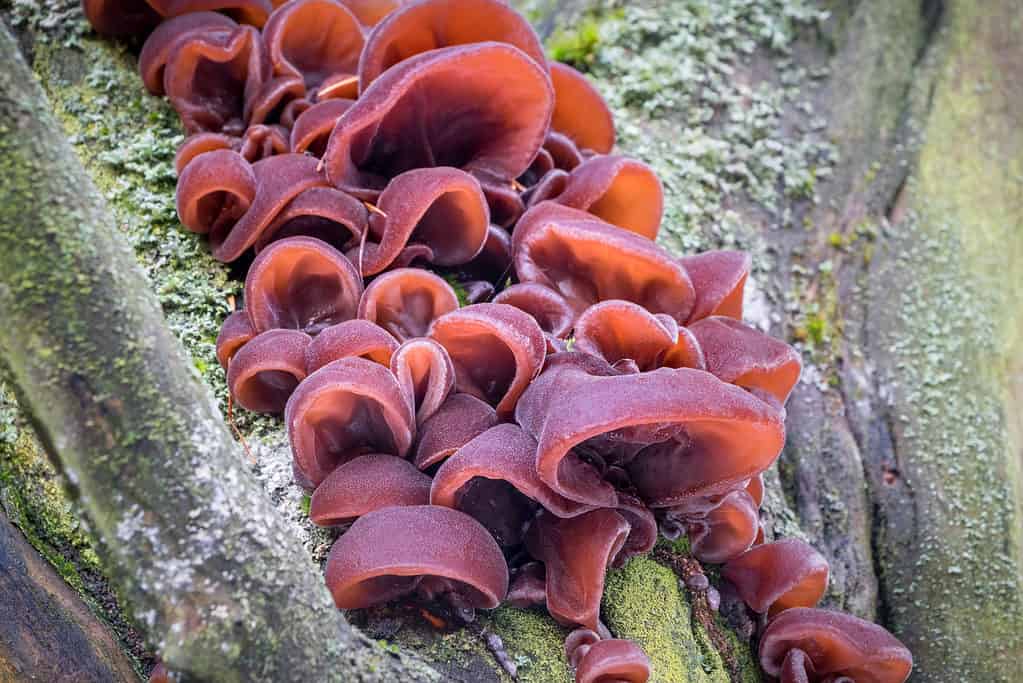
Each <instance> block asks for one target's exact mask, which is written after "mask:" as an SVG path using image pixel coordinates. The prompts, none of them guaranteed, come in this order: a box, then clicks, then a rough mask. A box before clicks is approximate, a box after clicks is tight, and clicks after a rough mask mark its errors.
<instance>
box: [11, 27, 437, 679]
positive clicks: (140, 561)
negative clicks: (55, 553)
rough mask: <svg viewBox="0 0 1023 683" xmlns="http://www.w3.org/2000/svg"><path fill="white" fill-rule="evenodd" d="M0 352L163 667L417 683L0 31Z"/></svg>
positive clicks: (420, 673)
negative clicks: (268, 489)
mask: <svg viewBox="0 0 1023 683" xmlns="http://www.w3.org/2000/svg"><path fill="white" fill-rule="evenodd" d="M0 61H2V62H3V63H4V65H5V66H4V69H3V72H2V73H0V159H2V160H3V161H2V164H3V172H2V174H0V176H2V180H0V311H2V317H3V321H4V324H3V326H2V329H0V352H2V353H0V356H2V358H3V360H4V362H5V363H6V365H7V366H8V369H9V372H10V375H11V377H12V379H13V382H14V384H15V387H16V388H17V390H18V394H19V402H20V405H21V407H22V408H23V409H24V410H25V411H26V413H27V414H28V416H29V417H30V419H31V421H32V423H33V425H34V427H35V429H36V432H37V434H38V435H39V437H40V438H41V440H42V443H43V445H44V447H45V448H46V450H47V452H48V453H50V454H51V455H52V456H53V457H54V458H55V460H56V461H57V462H59V465H60V467H61V468H62V471H63V473H64V476H65V477H66V479H67V481H68V483H69V485H70V487H71V488H72V490H73V492H74V495H75V496H76V497H77V498H78V499H79V501H80V502H81V506H82V509H83V510H84V511H85V513H86V514H87V515H88V517H89V519H90V521H91V523H92V525H93V529H94V531H95V533H96V536H97V539H98V540H99V542H100V544H101V547H102V548H103V550H104V551H105V556H106V559H107V561H108V567H109V569H110V574H111V578H112V579H113V580H114V582H115V583H116V584H117V585H118V586H119V587H120V588H121V589H122V591H123V593H124V595H125V597H126V599H127V602H128V604H130V605H131V608H132V610H133V611H134V613H135V615H136V617H137V618H138V619H139V620H140V621H141V622H142V624H143V625H144V627H145V628H146V630H147V632H148V633H149V634H150V635H151V636H153V637H155V638H158V639H159V642H158V649H159V651H160V652H161V655H162V657H163V658H164V659H165V661H166V662H167V665H168V667H170V668H171V669H172V670H174V671H176V672H178V673H180V674H182V675H184V676H185V677H186V678H189V679H197V680H217V681H253V680H283V679H285V678H294V679H300V680H318V681H327V680H338V681H356V680H361V681H393V680H409V681H429V680H436V679H437V676H436V674H434V673H433V672H432V671H431V670H430V669H429V668H428V667H426V666H424V665H422V664H419V663H417V662H415V661H413V660H411V659H408V658H405V657H401V656H399V655H397V654H395V653H391V652H387V651H384V650H383V649H382V648H380V647H379V646H377V645H375V644H374V643H372V642H371V641H369V640H368V639H366V638H364V637H362V636H360V635H359V634H357V632H355V631H354V630H352V629H351V628H350V627H349V626H348V624H347V623H346V622H345V620H344V618H343V617H342V616H341V614H339V613H338V611H337V610H336V609H335V608H334V606H333V604H332V601H331V599H330V596H329V595H328V593H327V591H326V589H325V587H324V586H323V583H322V580H321V579H320V577H319V576H318V574H317V572H316V571H315V570H314V568H313V567H312V566H311V565H310V564H309V563H308V562H305V561H303V560H302V559H301V558H302V550H301V548H300V547H299V545H298V544H297V543H296V541H295V539H294V538H293V537H292V536H291V535H290V534H289V533H288V530H287V528H286V527H285V526H284V524H283V521H282V520H281V519H280V517H279V516H278V514H277V512H276V511H275V510H274V508H273V506H272V505H271V503H270V501H269V499H268V498H267V497H266V495H265V493H264V492H263V491H262V490H260V488H259V485H258V483H257V482H256V481H255V480H254V479H253V478H252V476H251V474H249V473H248V472H247V471H246V470H245V467H244V465H243V455H242V453H241V449H240V448H239V447H238V445H237V444H235V442H234V441H233V439H232V438H231V436H230V434H229V432H228V430H227V427H226V425H225V424H224V422H223V420H222V418H221V416H220V412H219V410H218V409H217V407H216V405H215V404H214V402H213V400H212V396H211V395H210V393H209V390H208V389H207V388H205V387H203V386H202V385H201V383H200V381H199V378H198V376H197V375H196V373H195V371H194V369H193V368H192V366H191V364H190V363H189V362H188V361H187V360H186V356H185V354H184V352H183V349H182V348H181V344H180V342H179V341H178V340H177V339H175V338H174V337H173V335H172V334H171V333H170V330H169V329H168V328H167V326H166V324H165V323H164V321H163V316H162V313H161V311H160V305H159V302H158V301H157V299H156V297H155V296H154V294H153V292H152V291H151V289H150V288H149V286H148V283H147V282H146V280H145V278H144V276H143V274H142V271H141V269H140V268H139V266H138V264H137V263H136V261H135V258H134V256H133V254H132V253H131V250H130V249H129V247H128V246H127V245H126V244H125V242H124V240H123V239H120V237H119V236H118V235H117V234H116V233H115V230H114V226H115V222H114V219H113V217H112V216H111V215H110V213H109V212H108V211H107V209H106V207H105V206H104V205H103V201H102V199H101V197H100V195H99V193H98V192H97V191H96V189H95V187H94V185H93V184H92V181H91V180H90V179H89V177H88V176H87V175H86V173H85V172H84V170H83V168H82V166H81V164H80V162H79V161H78V159H77V158H76V157H75V155H74V153H73V151H72V150H71V148H70V146H69V145H68V143H67V141H66V139H65V137H64V136H63V135H62V134H60V133H59V130H60V124H59V123H57V121H56V120H55V119H54V117H53V114H52V113H51V111H50V108H49V105H48V104H47V102H46V98H45V96H44V95H43V93H42V91H41V89H40V87H39V85H38V84H37V82H36V80H35V78H34V77H33V75H32V72H31V71H30V70H29V68H28V67H27V65H26V64H25V62H24V60H23V59H22V58H21V56H20V54H19V52H18V48H17V45H16V43H15V41H14V39H13V37H12V36H11V34H10V33H9V32H8V31H7V29H6V27H3V28H2V29H0Z"/></svg>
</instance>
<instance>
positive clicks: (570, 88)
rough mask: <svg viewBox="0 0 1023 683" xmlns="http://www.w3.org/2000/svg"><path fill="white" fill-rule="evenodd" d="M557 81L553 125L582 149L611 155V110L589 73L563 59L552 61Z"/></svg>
mask: <svg viewBox="0 0 1023 683" xmlns="http://www.w3.org/2000/svg"><path fill="white" fill-rule="evenodd" d="M549 64H550V69H551V82H552V83H553V84H554V116H553V118H552V119H551V128H552V129H553V130H555V131H557V132H559V133H563V134H564V135H566V136H568V137H569V138H571V139H572V141H573V142H575V144H577V145H578V146H579V147H581V148H585V149H592V150H593V151H594V152H596V153H598V154H608V153H610V152H611V148H612V147H614V144H615V124H614V119H613V118H612V117H611V110H610V109H608V106H607V103H606V102H604V98H603V97H602V96H601V94H600V93H599V92H597V89H596V88H594V87H593V85H592V84H591V83H590V82H589V80H588V79H587V78H586V76H583V75H582V74H581V73H579V72H578V71H576V70H575V69H573V68H572V67H570V66H568V65H567V64H561V63H560V62H550V63H549Z"/></svg>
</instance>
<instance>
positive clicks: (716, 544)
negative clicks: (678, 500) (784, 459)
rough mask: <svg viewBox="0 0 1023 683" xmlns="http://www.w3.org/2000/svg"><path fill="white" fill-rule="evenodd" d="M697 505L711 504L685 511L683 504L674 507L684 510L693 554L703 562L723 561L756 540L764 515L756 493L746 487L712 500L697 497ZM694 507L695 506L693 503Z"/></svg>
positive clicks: (680, 511) (742, 550) (737, 553)
mask: <svg viewBox="0 0 1023 683" xmlns="http://www.w3.org/2000/svg"><path fill="white" fill-rule="evenodd" d="M691 503H695V507H701V506H704V505H706V506H708V507H709V508H710V509H709V510H707V511H706V512H700V513H697V514H688V515H687V514H685V513H684V512H683V510H685V508H686V507H687V506H685V505H683V506H680V507H679V508H675V509H674V513H675V514H679V513H682V517H683V518H684V519H685V520H686V523H687V524H686V525H687V527H688V531H689V541H690V544H691V547H692V551H693V556H694V557H696V559H698V560H700V561H701V562H711V563H719V562H724V561H726V560H730V559H732V558H734V557H737V556H739V555H740V554H742V553H743V552H745V551H746V550H747V549H748V548H749V547H750V546H751V545H753V541H754V540H756V537H757V532H758V531H759V530H760V518H759V516H758V515H757V506H756V504H755V503H754V502H753V498H752V496H750V495H749V493H748V492H746V490H745V489H740V490H736V491H731V492H730V493H728V494H727V495H725V496H714V497H711V499H710V500H709V501H705V500H694V501H691ZM690 507H692V506H690Z"/></svg>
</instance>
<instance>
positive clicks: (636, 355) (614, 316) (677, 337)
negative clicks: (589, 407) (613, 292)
mask: <svg viewBox="0 0 1023 683" xmlns="http://www.w3.org/2000/svg"><path fill="white" fill-rule="evenodd" d="M573 349H574V350H576V351H583V352H585V353H591V354H593V355H595V356H600V357H601V358H603V359H604V360H606V361H607V362H608V363H610V364H611V365H612V366H614V367H615V368H617V369H634V370H638V371H646V370H653V369H656V368H659V367H672V368H682V367H688V368H697V369H701V370H702V369H703V367H704V361H703V353H702V351H701V350H700V346H699V344H697V343H696V340H695V338H693V336H692V334H690V333H689V331H688V330H686V329H685V328H683V327H679V326H678V324H677V323H676V322H675V321H674V319H673V318H670V317H668V316H655V315H651V314H650V313H649V312H648V311H647V310H646V309H645V308H643V307H642V306H638V305H636V304H634V303H630V302H628V301H618V300H614V299H612V300H609V301H602V302H600V303H598V304H594V305H593V306H590V307H589V308H587V309H586V310H585V311H584V312H583V314H582V315H581V316H579V319H578V320H577V321H576V323H575V346H573Z"/></svg>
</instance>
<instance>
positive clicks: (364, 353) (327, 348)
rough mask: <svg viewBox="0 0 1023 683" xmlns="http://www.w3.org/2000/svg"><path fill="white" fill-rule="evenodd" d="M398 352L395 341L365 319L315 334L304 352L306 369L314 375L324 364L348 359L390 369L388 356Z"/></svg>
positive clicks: (340, 324) (333, 326)
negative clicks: (364, 359)
mask: <svg viewBox="0 0 1023 683" xmlns="http://www.w3.org/2000/svg"><path fill="white" fill-rule="evenodd" d="M397 350H398V340H396V339H395V338H394V337H392V336H391V335H390V334H389V333H388V332H387V330H385V329H384V328H382V327H380V326H379V325H374V324H373V323H371V322H370V321H368V320H346V321H345V322H343V323H338V324H337V325H331V326H330V327H327V328H324V329H323V330H322V331H321V332H320V333H319V334H317V335H316V338H315V339H313V341H312V343H311V344H309V348H308V349H306V354H305V363H306V370H307V371H308V372H310V373H312V372H316V371H317V370H319V369H320V368H322V367H323V366H324V365H326V364H327V363H332V362H334V361H336V360H340V359H342V358H350V357H358V358H366V359H368V360H371V361H373V362H375V363H380V364H381V365H383V366H384V367H390V366H391V356H392V354H393V353H394V352H395V351H397Z"/></svg>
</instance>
